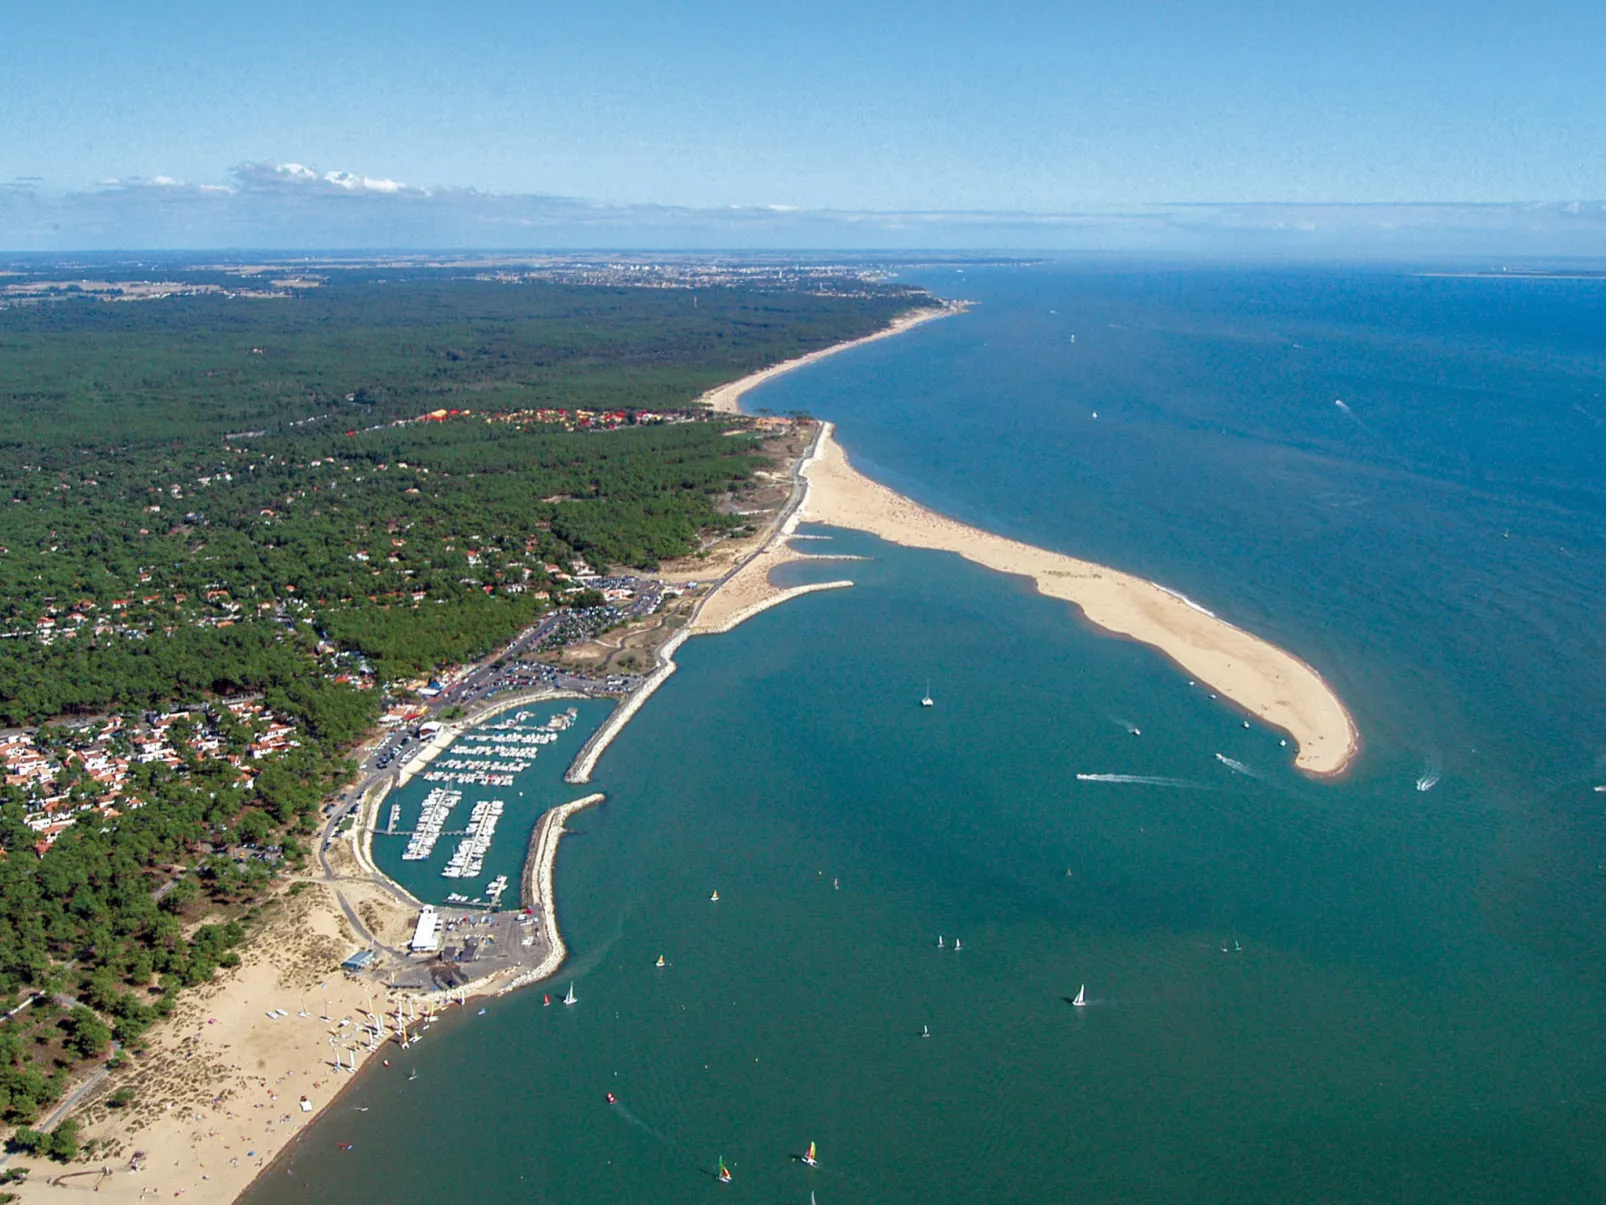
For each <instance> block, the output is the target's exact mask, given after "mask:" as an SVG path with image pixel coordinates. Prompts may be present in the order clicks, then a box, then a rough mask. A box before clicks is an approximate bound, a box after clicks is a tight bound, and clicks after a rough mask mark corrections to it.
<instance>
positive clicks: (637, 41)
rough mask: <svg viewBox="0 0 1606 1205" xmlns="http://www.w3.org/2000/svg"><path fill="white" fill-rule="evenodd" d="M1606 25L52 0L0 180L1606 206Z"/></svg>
mask: <svg viewBox="0 0 1606 1205" xmlns="http://www.w3.org/2000/svg"><path fill="white" fill-rule="evenodd" d="M1602 47H1606V4H1601V3H1598V2H1595V3H1551V4H1545V3H1540V4H1537V5H1515V4H1500V5H1496V4H1487V3H1477V2H1474V3H1439V4H1431V5H1430V4H1420V3H1408V2H1402V3H1391V4H1343V3H1334V4H1322V5H1317V4H1308V3H1299V2H1297V0H1293V2H1289V3H1282V4H1273V3H1263V4H1260V3H1208V2H1207V3H1191V4H1185V3H1165V2H1153V3H1126V4H1100V5H1090V4H1077V3H1060V4H981V3H965V4H957V3H940V2H938V3H920V4H897V3H879V4H878V3H874V2H873V0H866V2H863V3H858V4H834V3H811V4H787V3H773V2H763V0H747V2H744V3H660V4H621V3H606V2H596V3H590V4H569V3H553V4H525V5H478V4H471V3H459V4H452V5H444V4H431V5H413V4H406V3H393V2H387V3H384V4H345V5H341V4H316V5H303V4H298V3H274V4H271V5H270V4H257V5H250V6H246V5H238V4H228V3H222V4H219V3H216V2H215V0H214V2H212V3H205V4H187V3H164V2H162V0H148V2H145V3H135V4H129V3H119V4H94V3H59V2H58V3H30V2H28V0H12V2H11V3H8V4H6V5H4V6H3V7H0V113H3V114H4V117H5V125H6V135H5V137H4V138H0V181H17V180H25V181H27V182H29V183H33V184H36V185H37V186H38V187H41V188H43V189H45V190H50V191H73V190H82V189H90V188H94V187H96V186H97V184H98V182H101V181H105V180H123V181H127V180H130V179H133V178H139V179H143V180H146V181H151V180H154V179H156V178H157V177H167V178H171V179H175V180H180V181H184V182H187V183H188V184H190V185H199V184H228V183H229V182H230V171H231V169H232V168H233V167H235V166H236V165H238V164H241V163H264V162H265V163H287V162H294V163H301V164H309V165H312V166H314V167H316V168H317V169H318V171H319V172H320V173H322V172H328V171H343V172H350V173H354V174H355V175H356V176H358V177H367V178H370V179H373V180H386V179H389V180H395V181H400V182H404V183H406V184H409V185H413V186H421V187H431V188H435V187H441V186H466V187H473V188H476V189H480V190H486V191H493V192H502V193H544V194H557V195H563V196H572V197H586V198H593V199H597V200H600V201H604V202H611V203H656V204H668V205H685V206H698V207H708V206H724V205H738V206H762V205H795V206H800V207H805V208H837V209H852V210H864V209H874V210H881V209H898V210H905V209H942V210H976V209H986V210H1028V211H1036V212H1061V211H1067V210H1074V209H1076V208H1078V207H1081V206H1088V205H1094V206H1098V205H1105V206H1107V205H1118V204H1123V203H1143V202H1151V203H1152V202H1186V201H1199V202H1242V201H1303V202H1342V201H1513V200H1518V201H1521V200H1561V199H1580V198H1601V197H1606V66H1603V64H1602V60H1601V58H1600V54H1601V49H1602Z"/></svg>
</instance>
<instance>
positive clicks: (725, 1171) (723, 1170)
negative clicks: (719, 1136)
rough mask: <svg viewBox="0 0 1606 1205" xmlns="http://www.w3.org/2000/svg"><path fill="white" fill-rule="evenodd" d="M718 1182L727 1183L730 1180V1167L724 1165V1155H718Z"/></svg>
mask: <svg viewBox="0 0 1606 1205" xmlns="http://www.w3.org/2000/svg"><path fill="white" fill-rule="evenodd" d="M719 1182H720V1183H721V1184H729V1183H730V1182H731V1169H730V1168H728V1167H726V1166H725V1156H724V1155H721V1156H720V1157H719Z"/></svg>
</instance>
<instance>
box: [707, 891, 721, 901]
mask: <svg viewBox="0 0 1606 1205" xmlns="http://www.w3.org/2000/svg"><path fill="white" fill-rule="evenodd" d="M708 902H709V903H710V904H717V903H719V892H717V891H716V892H714V893H713V894H712V895H710V896H709V897H708Z"/></svg>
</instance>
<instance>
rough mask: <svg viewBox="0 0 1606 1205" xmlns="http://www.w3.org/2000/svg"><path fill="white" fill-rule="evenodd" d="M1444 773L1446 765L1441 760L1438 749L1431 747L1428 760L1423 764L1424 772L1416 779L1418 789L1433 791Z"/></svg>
mask: <svg viewBox="0 0 1606 1205" xmlns="http://www.w3.org/2000/svg"><path fill="white" fill-rule="evenodd" d="M1443 773H1444V766H1443V764H1442V763H1441V762H1440V761H1439V753H1438V750H1436V749H1429V750H1428V752H1427V760H1426V762H1425V763H1424V764H1423V766H1422V773H1421V775H1419V776H1418V778H1417V780H1416V789H1417V790H1419V791H1431V790H1432V789H1433V788H1434V787H1436V786H1438V785H1439V779H1440V778H1441V777H1442V776H1443Z"/></svg>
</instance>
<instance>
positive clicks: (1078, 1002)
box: [1071, 983, 1087, 1008]
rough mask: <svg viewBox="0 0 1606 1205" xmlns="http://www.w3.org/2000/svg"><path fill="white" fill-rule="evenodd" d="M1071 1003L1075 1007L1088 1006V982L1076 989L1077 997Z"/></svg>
mask: <svg viewBox="0 0 1606 1205" xmlns="http://www.w3.org/2000/svg"><path fill="white" fill-rule="evenodd" d="M1071 1005H1072V1006H1073V1007H1075V1008H1086V1007H1087V984H1085V983H1084V984H1082V985H1081V986H1080V987H1078V988H1077V989H1076V999H1074V1000H1072V1001H1071Z"/></svg>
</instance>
